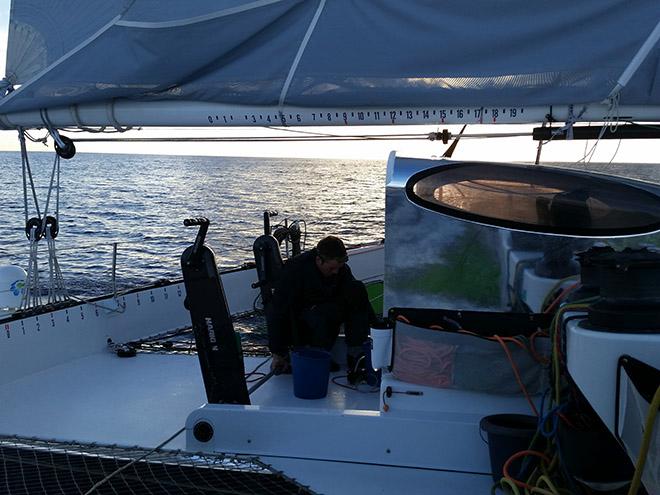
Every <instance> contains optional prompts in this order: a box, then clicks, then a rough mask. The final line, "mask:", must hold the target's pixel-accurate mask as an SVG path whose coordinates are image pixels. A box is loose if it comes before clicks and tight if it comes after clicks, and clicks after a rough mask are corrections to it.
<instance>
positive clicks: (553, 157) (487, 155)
mask: <svg viewBox="0 0 660 495" xmlns="http://www.w3.org/2000/svg"><path fill="white" fill-rule="evenodd" d="M9 5H10V0H0V73H2V75H4V73H5V58H6V50H7V29H8V28H7V26H8V22H9ZM445 127H446V128H448V129H449V130H450V132H453V133H458V131H459V130H460V127H458V126H387V127H351V128H341V127H333V128H325V129H316V128H303V129H304V130H305V131H307V132H309V131H323V132H329V133H332V134H347V133H348V134H350V133H359V134H363V133H364V134H367V133H385V132H391V133H424V134H427V133H429V132H433V131H438V130H442V129H443V128H445ZM500 131H501V132H530V131H531V127H530V126H508V125H498V126H478V125H473V126H468V128H467V129H466V131H465V132H466V134H468V133H485V132H487V133H492V132H500ZM34 134H35V136H41V135H43V134H44V133H43V132H41V133H40V132H38V131H35V132H34ZM269 134H279V135H282V134H283V135H286V136H289V137H290V136H291V133H290V132H285V133H277V132H276V131H273V130H271V129H263V128H256V129H247V128H234V129H217V128H203V129H147V130H142V131H129V132H127V133H125V134H123V135H122V136H123V137H132V136H134V137H156V136H158V137H171V136H191V137H199V136H255V135H259V136H262V135H269ZM77 136H83V134H79V135H77ZM593 144H594V143H593V141H590V142H586V143H585V142H584V141H580V142H552V143H549V144H547V145H545V146H544V148H543V153H542V159H543V160H546V161H553V162H575V161H578V160H580V159H581V158H583V157H584V156H585V154H586V153H587V152H588V151H590V150H591V148H592V146H593ZM537 145H538V143H537V142H535V141H532V139H531V137H523V138H506V139H470V140H468V139H464V140H462V141H461V143H460V144H459V145H458V147H457V150H456V152H455V153H454V155H453V158H456V159H472V160H493V161H527V162H530V161H534V159H535V157H536V148H537ZM447 146H448V145H443V144H442V143H441V142H438V141H435V142H431V141H366V142H365V141H361V142H332V143H327V142H305V143H299V142H295V143H292V142H286V143H256V144H255V143H227V142H223V143H194V144H192V143H153V144H152V143H149V144H145V143H102V144H101V143H78V144H77V149H78V151H79V152H98V153H151V154H173V155H209V156H270V157H304V158H356V159H382V160H385V159H386V158H387V156H388V154H389V152H390V151H392V150H396V151H397V153H398V154H399V155H404V156H422V157H431V156H441V155H442V154H443V153H444V151H445V149H446V148H447ZM656 147H657V145H656V144H655V140H653V141H650V140H629V141H623V142H621V143H619V142H618V141H616V140H610V141H603V142H601V143H599V144H598V146H597V147H596V149H595V152H594V154H593V156H592V157H591V161H594V162H609V161H610V160H616V161H617V162H632V163H655V162H657V161H658V159H657V155H656V153H657V150H656V149H654V148H656ZM18 149H19V148H18V139H17V136H16V132H15V131H0V151H16V150H18ZM30 149H31V150H34V151H45V150H47V149H46V148H45V147H44V146H43V145H41V144H32V145H31V146H30Z"/></svg>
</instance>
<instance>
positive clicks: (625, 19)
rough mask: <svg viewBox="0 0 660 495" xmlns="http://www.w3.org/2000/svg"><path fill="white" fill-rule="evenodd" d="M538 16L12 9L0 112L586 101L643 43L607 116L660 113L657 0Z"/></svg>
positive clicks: (460, 0) (268, 8) (248, 8)
mask: <svg viewBox="0 0 660 495" xmlns="http://www.w3.org/2000/svg"><path fill="white" fill-rule="evenodd" d="M105 3H112V4H113V5H112V6H107V5H105ZM72 7H73V8H74V9H75V8H79V9H78V10H79V12H78V13H72V12H71V11H70V9H71V8H72ZM544 7H545V9H544V11H543V13H540V12H539V11H538V8H539V6H538V4H536V3H535V2H529V1H528V0H507V1H506V2H492V0H472V1H469V2H466V1H464V0H446V1H443V2H437V1H430V0H411V1H408V2H401V1H399V0H332V1H324V0H198V1H196V2H194V3H193V4H191V5H190V7H189V8H184V7H183V6H182V4H181V3H180V2H177V1H175V0H160V1H158V2H156V1H155V0H134V1H133V2H130V1H125V2H116V3H114V2H100V1H98V2H97V1H96V0H89V1H87V0H85V1H83V0H71V1H52V2H43V1H42V0H21V1H20V2H19V1H14V2H13V4H12V13H11V19H10V39H9V52H8V53H9V55H8V68H7V74H8V79H9V80H10V81H11V82H12V83H13V84H22V86H21V88H20V89H19V90H17V91H15V92H14V94H11V95H9V96H7V97H5V98H4V99H0V114H17V113H22V112H30V111H37V110H39V109H44V108H48V109H54V108H66V107H70V106H73V105H76V106H80V105H96V104H107V103H108V102H112V101H119V102H122V101H126V102H139V101H144V102H169V103H171V104H172V105H177V104H179V105H181V106H182V107H185V106H189V102H201V103H204V104H208V105H227V106H231V107H237V106H239V107H242V106H248V107H263V108H271V107H277V109H278V110H279V111H282V112H283V113H287V111H288V110H287V109H289V108H291V109H296V108H302V109H308V110H310V112H309V113H314V112H311V110H313V109H317V110H318V109H329V110H332V109H357V108H374V109H375V108H382V109H386V108H397V109H404V108H414V109H423V108H435V109H441V108H447V109H448V108H457V109H458V108H480V107H484V108H489V107H492V108H496V107H503V108H517V107H521V108H522V107H550V106H555V107H558V106H568V105H575V106H577V105H584V104H586V105H592V104H598V103H600V102H602V101H604V100H605V99H606V98H607V97H608V95H610V93H611V91H612V88H614V87H616V86H617V82H618V81H620V78H621V77H622V74H625V73H626V70H627V68H629V67H630V66H631V61H632V60H633V59H635V57H636V54H638V53H639V52H640V48H641V47H643V46H645V48H648V50H646V51H645V55H644V58H643V59H642V60H640V63H639V64H637V65H635V71H634V73H631V77H630V78H629V80H627V81H626V84H625V87H622V88H621V92H620V94H619V95H618V97H619V104H620V105H622V106H630V107H633V106H634V107H640V108H641V107H644V106H657V105H660V47H659V46H658V42H657V40H655V41H653V40H651V41H649V39H650V38H649V33H653V32H654V29H656V28H657V26H658V23H659V21H660V2H657V0H639V1H637V2H627V1H625V0H583V1H581V2H575V1H574V0H570V1H569V0H557V1H555V2H552V4H551V5H544ZM64 9H66V10H65V11H64V12H62V11H63V10H64ZM95 11H97V12H95ZM117 16H120V18H117ZM47 19H61V21H62V22H61V24H60V23H57V22H56V23H52V22H50V23H49V22H46V20H47ZM92 28H94V29H92ZM645 43H646V44H647V45H648V46H646V45H645ZM301 48H302V49H301ZM18 54H24V55H28V54H29V55H28V56H23V57H21V56H19V55H18ZM292 68H293V70H292ZM148 108H157V106H153V105H152V106H149V107H148ZM262 113H265V111H264V112H262ZM317 113H318V112H317ZM9 120H10V121H11V119H9ZM90 125H93V123H90ZM99 125H100V123H99ZM200 125H201V124H200Z"/></svg>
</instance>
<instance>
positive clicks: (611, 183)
mask: <svg viewBox="0 0 660 495" xmlns="http://www.w3.org/2000/svg"><path fill="white" fill-rule="evenodd" d="M410 186H411V187H409V196H410V198H411V199H412V200H413V201H415V202H417V203H419V204H421V205H423V206H426V207H428V208H432V209H436V210H438V211H442V212H445V213H449V214H454V215H455V216H462V217H466V218H471V219H474V220H477V221H481V222H485V223H492V224H494V225H505V226H510V227H513V228H520V229H523V230H533V231H543V232H556V233H572V234H578V235H589V234H592V235H621V234H627V233H633V232H634V233H642V232H650V231H653V230H657V229H659V228H660V198H658V196H656V195H654V194H652V193H650V192H648V191H646V190H644V189H641V188H638V187H635V186H631V185H629V184H627V183H623V182H619V181H617V180H615V179H613V178H608V177H600V176H593V175H586V174H581V173H578V172H574V171H570V170H560V169H553V168H546V167H531V166H519V165H504V164H492V163H462V164H458V165H451V166H444V167H439V168H438V169H435V170H431V171H426V172H423V173H422V174H418V175H417V176H416V177H413V179H412V181H411V184H410Z"/></svg>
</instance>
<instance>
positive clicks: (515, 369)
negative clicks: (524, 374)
mask: <svg viewBox="0 0 660 495" xmlns="http://www.w3.org/2000/svg"><path fill="white" fill-rule="evenodd" d="M493 337H494V338H495V340H497V341H498V342H499V344H500V345H501V346H502V349H504V352H505V354H506V357H507V359H508V360H509V363H510V364H511V369H512V370H513V374H514V375H515V377H516V381H517V382H518V386H519V387H520V390H521V391H522V393H523V395H524V396H525V399H527V403H528V404H529V407H531V408H532V411H533V412H534V415H535V416H537V417H538V416H539V411H538V410H537V409H536V406H535V405H534V402H533V401H532V398H531V397H530V395H529V392H527V387H525V384H524V383H523V381H522V378H521V377H520V371H518V366H517V365H516V362H515V361H514V360H513V356H512V355H511V351H509V348H508V347H507V345H506V342H504V339H503V338H502V337H500V336H499V335H494V336H493Z"/></svg>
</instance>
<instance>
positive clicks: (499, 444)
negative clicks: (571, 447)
mask: <svg viewBox="0 0 660 495" xmlns="http://www.w3.org/2000/svg"><path fill="white" fill-rule="evenodd" d="M536 425H537V418H536V416H528V415H526V414H494V415H492V416H486V417H484V418H482V419H481V422H480V423H479V429H480V430H483V431H485V432H486V433H487V434H488V452H489V454H490V469H491V472H492V473H493V481H499V480H500V479H501V478H502V468H503V467H504V463H505V462H506V461H507V459H508V458H509V457H511V456H512V455H513V454H515V453H516V452H520V451H521V450H527V449H529V444H530V443H531V442H532V439H533V438H534V433H535V432H536ZM521 465H522V459H516V460H515V461H514V462H512V463H511V468H510V470H509V474H510V475H512V476H516V475H517V474H518V471H519V470H520V466H521Z"/></svg>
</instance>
